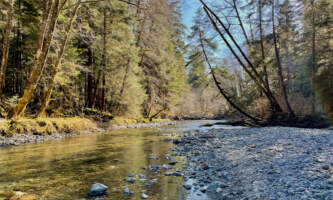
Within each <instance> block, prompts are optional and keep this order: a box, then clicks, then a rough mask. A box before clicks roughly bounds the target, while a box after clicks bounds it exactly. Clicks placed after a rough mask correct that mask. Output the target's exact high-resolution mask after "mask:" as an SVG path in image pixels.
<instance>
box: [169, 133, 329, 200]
mask: <svg viewBox="0 0 333 200" xmlns="http://www.w3.org/2000/svg"><path fill="white" fill-rule="evenodd" d="M174 144H176V146H174V147H173V148H172V150H173V154H174V155H178V156H184V157H185V158H186V161H185V162H184V164H183V169H184V180H185V181H186V180H189V179H192V180H194V184H192V185H191V188H190V187H189V186H187V185H186V184H185V185H184V188H186V189H187V190H189V191H190V190H191V191H192V192H193V191H198V192H196V193H195V194H200V193H201V194H203V193H208V195H209V196H210V199H244V200H245V199H248V200H249V199H282V200H287V199H333V198H332V197H333V194H332V189H333V177H332V166H333V150H332V147H333V131H331V130H324V129H301V128H289V127H265V128H245V129H215V130H207V131H199V132H197V131H196V132H194V131H189V132H187V133H185V135H184V137H183V138H182V139H179V140H174ZM169 165H171V163H169ZM176 172H177V171H176ZM177 173H179V175H181V174H180V172H177ZM173 175H175V174H173V172H166V173H165V176H173ZM193 186H194V187H193ZM197 187H199V188H198V189H197ZM192 189H193V190H192ZM199 191H200V192H199Z"/></svg>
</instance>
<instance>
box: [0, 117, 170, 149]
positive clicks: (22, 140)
mask: <svg viewBox="0 0 333 200" xmlns="http://www.w3.org/2000/svg"><path fill="white" fill-rule="evenodd" d="M174 124H176V122H175V121H170V122H153V123H137V124H129V125H121V126H118V125H111V126H105V125H104V126H102V127H99V128H97V129H95V130H93V131H90V130H89V131H77V132H71V133H53V134H51V135H33V134H31V135H27V134H15V135H13V136H12V137H6V136H0V147H2V146H16V145H23V144H30V143H42V142H46V141H49V140H56V139H61V138H65V137H71V136H76V135H83V134H92V133H100V132H107V131H112V130H118V129H126V128H156V127H161V126H170V125H174Z"/></svg>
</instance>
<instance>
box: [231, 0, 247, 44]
mask: <svg viewBox="0 0 333 200" xmlns="http://www.w3.org/2000/svg"><path fill="white" fill-rule="evenodd" d="M232 1H233V3H234V9H235V11H236V15H237V19H238V22H239V25H240V27H241V29H242V33H243V35H244V37H245V40H246V44H247V46H248V47H249V48H250V46H251V44H250V40H249V37H248V36H247V34H246V31H245V28H244V25H243V21H242V19H241V17H240V14H239V11H238V7H237V4H236V0H232Z"/></svg>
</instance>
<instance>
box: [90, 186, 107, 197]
mask: <svg viewBox="0 0 333 200" xmlns="http://www.w3.org/2000/svg"><path fill="white" fill-rule="evenodd" d="M107 189H108V186H106V185H103V184H101V183H95V184H92V185H91V186H90V190H89V193H88V194H89V196H100V195H104V194H105V192H106V190H107Z"/></svg>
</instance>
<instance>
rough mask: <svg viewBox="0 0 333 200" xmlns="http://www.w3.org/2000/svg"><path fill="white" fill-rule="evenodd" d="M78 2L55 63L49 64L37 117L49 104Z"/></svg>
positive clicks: (42, 113) (79, 2)
mask: <svg viewBox="0 0 333 200" xmlns="http://www.w3.org/2000/svg"><path fill="white" fill-rule="evenodd" d="M80 4H81V0H78V2H77V3H76V5H75V7H74V9H73V11H72V14H71V18H70V20H69V22H68V24H67V27H66V29H65V36H64V39H63V41H62V43H61V45H60V50H59V52H58V57H57V60H56V63H55V64H54V65H52V66H51V73H50V82H49V85H48V88H47V90H46V92H45V93H44V94H43V95H42V99H41V106H40V108H39V110H38V112H37V116H38V117H40V116H43V115H44V114H45V109H46V108H47V106H48V104H49V101H50V97H51V94H52V90H53V87H54V83H55V77H56V75H57V73H58V71H59V67H60V64H61V60H62V58H63V56H64V53H65V48H66V44H67V41H68V38H69V35H70V32H71V29H72V24H73V21H74V19H75V16H76V13H77V10H78V8H79V6H80Z"/></svg>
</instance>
